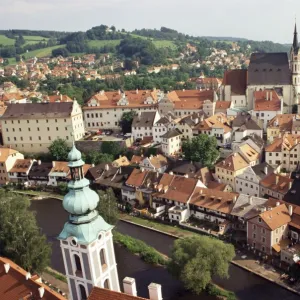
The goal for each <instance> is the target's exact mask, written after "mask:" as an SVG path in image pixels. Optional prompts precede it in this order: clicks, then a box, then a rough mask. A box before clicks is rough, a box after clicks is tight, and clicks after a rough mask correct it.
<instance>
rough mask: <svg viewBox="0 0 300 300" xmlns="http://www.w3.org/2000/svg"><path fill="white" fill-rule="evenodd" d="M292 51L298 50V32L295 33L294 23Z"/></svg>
mask: <svg viewBox="0 0 300 300" xmlns="http://www.w3.org/2000/svg"><path fill="white" fill-rule="evenodd" d="M293 49H294V51H295V50H298V49H299V45H298V32H297V24H296V22H295V29H294V40H293Z"/></svg>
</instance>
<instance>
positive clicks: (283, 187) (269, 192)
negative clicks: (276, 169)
mask: <svg viewBox="0 0 300 300" xmlns="http://www.w3.org/2000/svg"><path fill="white" fill-rule="evenodd" d="M293 181H294V180H293V179H291V178H289V177H286V176H282V175H279V174H276V173H270V174H269V175H267V176H266V177H265V178H263V179H262V180H261V181H260V196H261V197H265V198H268V197H272V198H275V199H279V200H282V199H283V198H284V196H285V195H286V194H287V193H288V191H289V190H290V189H291V187H292V184H293Z"/></svg>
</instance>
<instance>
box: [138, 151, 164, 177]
mask: <svg viewBox="0 0 300 300" xmlns="http://www.w3.org/2000/svg"><path fill="white" fill-rule="evenodd" d="M139 166H140V168H143V169H144V170H147V171H152V172H159V173H164V172H165V171H166V169H167V167H168V159H167V158H166V157H165V156H163V155H161V154H157V155H155V156H153V155H150V156H149V157H145V158H144V159H143V160H141V162H140V163H139Z"/></svg>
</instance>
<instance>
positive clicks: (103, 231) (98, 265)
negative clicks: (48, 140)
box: [58, 144, 120, 300]
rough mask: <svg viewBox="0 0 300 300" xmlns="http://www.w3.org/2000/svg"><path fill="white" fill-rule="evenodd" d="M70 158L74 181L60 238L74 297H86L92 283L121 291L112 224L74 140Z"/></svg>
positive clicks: (75, 298)
mask: <svg viewBox="0 0 300 300" xmlns="http://www.w3.org/2000/svg"><path fill="white" fill-rule="evenodd" d="M68 161H69V163H68V166H69V168H70V172H71V181H70V182H69V184H68V188H69V192H68V194H67V195H66V196H65V197H64V200H63V207H64V209H65V210H66V211H67V212H68V213H69V214H70V215H69V220H68V221H67V222H66V223H65V225H64V228H63V231H62V232H61V233H60V235H59V237H58V239H59V240H60V246H61V250H62V255H63V260H64V266H65V271H66V275H67V279H68V285H69V290H70V294H71V299H72V300H85V299H87V298H88V296H89V294H90V293H91V290H92V288H93V286H98V287H102V288H107V289H110V290H114V291H118V292H119V291H120V287H119V279H118V272H117V264H116V260H115V253H114V246H113V239H112V229H113V226H111V225H109V224H107V223H106V222H105V221H104V220H103V218H102V217H101V216H99V214H98V212H97V210H96V208H97V205H98V202H99V196H98V195H97V193H96V192H94V191H93V190H91V189H90V188H89V181H88V180H87V179H86V178H84V174H83V169H82V166H83V165H84V162H83V161H82V159H81V153H80V152H79V151H78V150H77V149H76V147H75V145H74V144H73V148H72V150H71V151H70V153H69V155H68ZM100 201H101V199H100Z"/></svg>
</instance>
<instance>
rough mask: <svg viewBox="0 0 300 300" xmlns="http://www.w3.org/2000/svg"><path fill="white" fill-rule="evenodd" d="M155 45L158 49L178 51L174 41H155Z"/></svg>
mask: <svg viewBox="0 0 300 300" xmlns="http://www.w3.org/2000/svg"><path fill="white" fill-rule="evenodd" d="M153 44H154V45H155V47H157V48H171V49H174V50H175V49H177V46H176V45H175V44H174V43H173V42H172V41H167V40H155V41H153Z"/></svg>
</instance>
